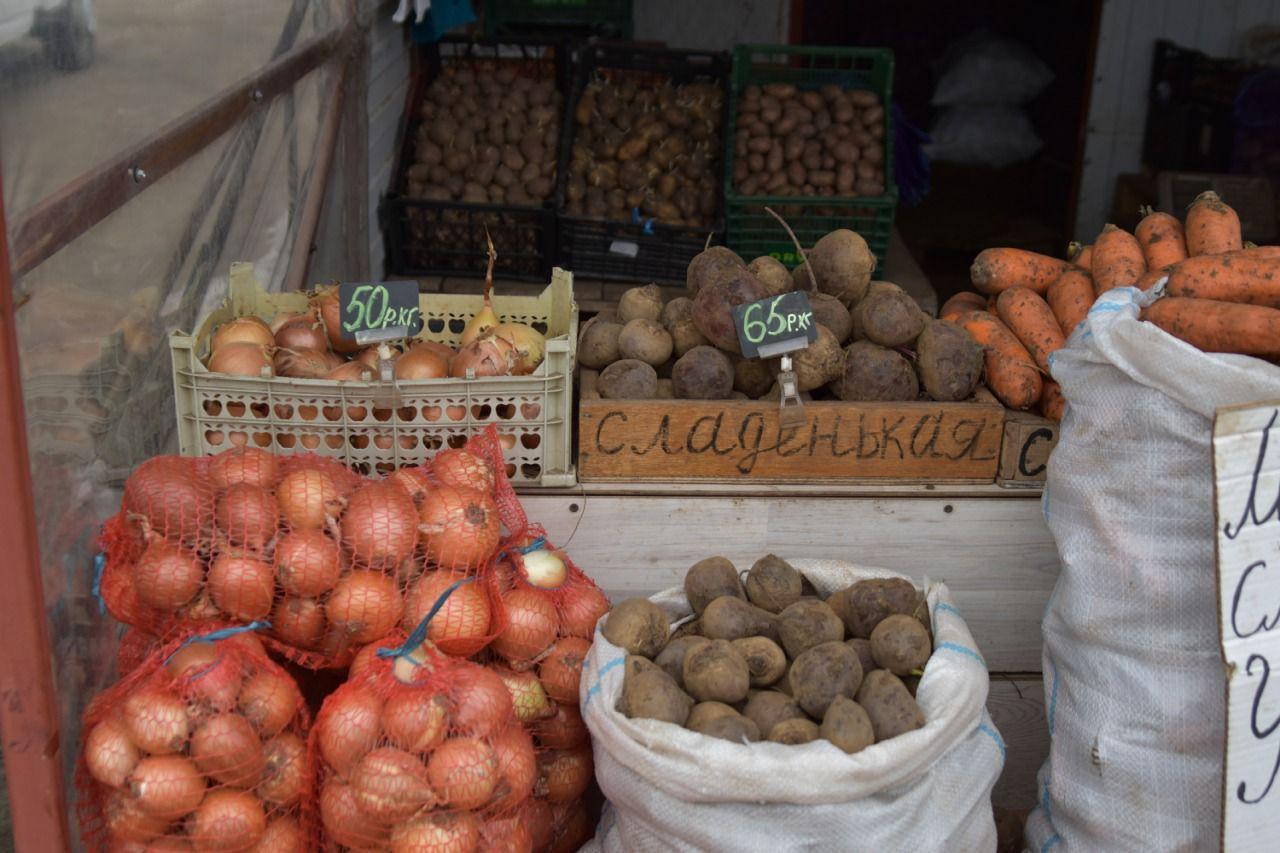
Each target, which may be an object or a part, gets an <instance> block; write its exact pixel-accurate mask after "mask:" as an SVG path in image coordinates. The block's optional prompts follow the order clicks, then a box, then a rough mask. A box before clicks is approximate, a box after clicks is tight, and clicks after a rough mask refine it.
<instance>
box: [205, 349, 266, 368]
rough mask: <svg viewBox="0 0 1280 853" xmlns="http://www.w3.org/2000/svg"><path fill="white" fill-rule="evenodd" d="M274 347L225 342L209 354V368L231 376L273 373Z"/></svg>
mask: <svg viewBox="0 0 1280 853" xmlns="http://www.w3.org/2000/svg"><path fill="white" fill-rule="evenodd" d="M271 350H272V347H269V346H263V345H262V344H249V343H234V344H224V345H223V346H221V347H220V348H218V349H216V350H214V351H213V355H211V356H209V370H210V371H211V372H213V373H227V374H230V375H231V376H262V375H263V371H264V370H265V371H266V374H265V375H267V376H270V375H271Z"/></svg>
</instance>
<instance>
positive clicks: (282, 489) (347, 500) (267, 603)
mask: <svg viewBox="0 0 1280 853" xmlns="http://www.w3.org/2000/svg"><path fill="white" fill-rule="evenodd" d="M504 466H505V463H504V462H503V461H502V453H501V446H500V444H499V442H498V438H497V432H496V430H494V429H493V428H492V427H491V428H490V429H489V430H487V431H486V432H485V433H483V434H481V435H479V436H476V437H475V438H473V439H472V440H471V441H469V442H468V443H467V445H466V447H464V448H457V449H454V448H451V449H447V450H444V451H441V452H440V453H439V454H437V456H436V457H435V458H434V459H432V461H431V462H430V464H428V465H425V466H422V467H418V468H405V469H401V470H400V471H397V472H396V473H395V474H393V475H391V476H389V477H387V478H385V479H381V480H366V479H364V478H361V477H359V476H358V475H356V474H354V473H352V472H351V471H349V470H348V469H346V468H345V467H344V466H342V465H341V464H340V463H337V462H335V461H334V460H331V459H327V458H324V457H319V456H315V455H310V454H303V455H298V456H288V457H285V456H282V457H276V456H273V455H271V454H269V453H266V452H264V451H261V450H258V449H256V448H234V449H231V450H227V451H224V452H223V453H221V454H218V455H216V456H211V457H206V458H203V459H184V458H180V457H157V458H156V459H152V460H149V461H148V462H145V463H143V464H142V465H140V466H139V467H138V468H137V469H136V470H135V471H134V473H133V474H132V475H131V476H130V478H129V480H128V482H127V483H126V485H125V495H124V501H123V504H122V507H121V511H120V512H119V513H118V514H117V515H116V516H115V517H114V518H112V519H111V520H110V521H108V522H107V524H106V525H104V532H103V546H104V550H105V552H106V564H105V567H104V571H103V574H102V579H101V584H100V588H101V595H102V598H103V601H104V602H105V605H106V607H107V609H108V610H109V611H110V612H111V613H112V615H113V616H115V617H116V618H117V619H119V620H121V621H123V622H126V623H128V624H131V625H136V626H139V627H143V628H145V629H147V630H149V631H152V632H155V633H157V634H160V635H162V636H163V635H165V634H167V633H169V632H171V631H172V630H173V629H174V627H175V626H179V627H182V626H186V627H190V626H192V625H200V624H204V623H208V622H217V621H224V622H225V621H232V622H239V623H245V622H250V621H254V620H269V621H270V627H269V630H268V631H267V633H266V637H265V639H266V642H267V643H268V645H270V646H271V647H272V648H273V649H276V650H278V651H280V652H281V653H282V654H284V655H286V656H287V657H289V658H290V659H291V660H293V661H295V662H297V663H299V664H301V665H303V666H308V667H332V666H346V665H347V664H349V662H350V660H351V657H352V655H353V654H354V653H355V651H356V650H357V649H359V648H360V647H362V646H364V645H366V644H368V643H371V642H373V641H375V640H378V639H380V638H382V637H384V636H386V635H387V634H388V632H390V631H391V630H392V629H394V628H395V627H396V626H397V625H399V626H401V627H402V628H403V629H404V630H406V631H408V630H411V629H412V628H413V627H414V626H415V625H417V624H418V622H419V621H421V619H422V615H423V613H425V611H426V609H427V608H428V607H430V605H431V603H432V602H433V601H434V600H435V598H436V597H437V596H438V595H439V594H440V592H441V591H442V590H443V589H444V588H445V587H447V586H449V585H450V584H451V583H452V582H453V581H454V580H456V579H458V578H461V577H475V578H477V579H478V581H479V582H478V583H476V584H474V585H472V586H469V587H468V588H467V590H466V591H465V592H463V593H460V594H459V596H458V597H457V598H456V599H455V600H453V601H452V602H451V603H450V605H449V607H448V608H447V609H446V611H445V612H443V613H441V614H440V615H439V617H438V618H437V619H436V620H435V621H434V622H433V624H432V635H431V637H430V639H432V640H433V641H434V642H436V643H437V645H439V646H440V648H441V649H442V650H443V651H445V652H448V653H450V654H458V655H469V654H473V653H475V652H477V651H479V650H480V649H482V648H483V647H484V646H485V645H486V644H487V643H488V641H489V640H490V639H492V637H494V636H495V635H497V633H498V632H500V631H501V630H502V628H503V627H504V626H505V618H504V616H503V611H502V607H501V599H500V597H499V595H498V590H497V587H496V585H495V583H494V578H493V573H492V561H493V556H494V554H495V552H496V551H497V550H498V547H499V543H500V542H501V541H502V540H503V539H504V537H505V538H510V537H513V536H523V535H524V530H525V527H526V521H525V516H524V512H523V510H522V509H521V507H520V503H519V501H518V500H517V499H516V497H515V492H514V490H513V489H512V488H511V484H510V482H509V481H508V479H507V477H506V470H505V467H504Z"/></svg>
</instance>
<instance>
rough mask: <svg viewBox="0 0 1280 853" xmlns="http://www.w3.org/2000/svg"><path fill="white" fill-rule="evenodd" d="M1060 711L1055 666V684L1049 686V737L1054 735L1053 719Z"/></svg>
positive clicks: (1054, 669) (1056, 669)
mask: <svg viewBox="0 0 1280 853" xmlns="http://www.w3.org/2000/svg"><path fill="white" fill-rule="evenodd" d="M1057 711H1058V668H1057V667H1056V666H1055V667H1054V668H1053V686H1052V687H1050V688H1049V737H1053V721H1054V718H1055V717H1056V716H1057Z"/></svg>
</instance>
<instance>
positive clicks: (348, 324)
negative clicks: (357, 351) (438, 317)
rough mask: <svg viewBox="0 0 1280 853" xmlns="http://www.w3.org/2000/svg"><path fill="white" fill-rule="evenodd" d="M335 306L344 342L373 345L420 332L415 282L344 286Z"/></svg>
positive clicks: (340, 289) (344, 284) (420, 315)
mask: <svg viewBox="0 0 1280 853" xmlns="http://www.w3.org/2000/svg"><path fill="white" fill-rule="evenodd" d="M338 304H339V306H341V308H342V312H341V314H340V315H339V317H338V320H339V324H340V325H341V327H342V328H341V330H340V333H341V336H342V337H343V338H345V339H346V340H355V341H359V342H360V343H375V342H377V341H383V340H391V339H394V338H403V337H409V336H411V335H416V334H418V332H421V331H422V310H421V309H420V308H419V307H418V283H417V282H416V281H379V282H372V283H365V282H343V283H342V285H341V286H340V287H339V288H338Z"/></svg>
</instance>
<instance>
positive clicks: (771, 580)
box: [744, 554, 803, 613]
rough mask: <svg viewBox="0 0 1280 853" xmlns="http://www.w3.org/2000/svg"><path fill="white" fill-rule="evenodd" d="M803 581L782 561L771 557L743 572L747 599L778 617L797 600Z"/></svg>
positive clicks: (779, 558) (776, 557)
mask: <svg viewBox="0 0 1280 853" xmlns="http://www.w3.org/2000/svg"><path fill="white" fill-rule="evenodd" d="M802 585H803V580H802V578H801V575H800V573H799V572H797V571H796V570H795V569H793V568H792V567H791V564H790V563H788V562H787V561H786V560H784V559H782V558H781V557H778V556H776V555H774V554H766V555H765V556H763V557H761V558H760V559H759V560H756V561H755V563H754V564H753V565H752V566H751V571H749V572H747V581H746V584H745V585H744V586H745V588H746V593H747V599H748V600H749V601H750V602H751V603H752V604H754V605H755V606H756V607H759V608H760V609H761V610H767V611H769V612H770V613H781V612H782V611H783V610H785V609H786V608H788V607H790V606H791V605H792V604H795V603H796V602H797V601H799V600H800V588H801V586H802Z"/></svg>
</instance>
